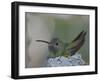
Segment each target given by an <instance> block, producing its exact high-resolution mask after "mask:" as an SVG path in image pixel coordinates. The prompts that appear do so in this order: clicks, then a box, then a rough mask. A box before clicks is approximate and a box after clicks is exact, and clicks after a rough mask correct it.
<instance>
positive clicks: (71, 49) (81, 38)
mask: <svg viewBox="0 0 100 81" xmlns="http://www.w3.org/2000/svg"><path fill="white" fill-rule="evenodd" d="M85 35H86V32H84V31H82V32H81V33H80V34H79V35H78V36H77V37H76V38H75V39H74V40H73V41H72V42H71V43H69V44H68V46H67V48H66V51H67V52H68V53H70V55H73V54H75V53H76V52H77V51H78V50H79V49H80V48H81V47H82V45H83V44H84V42H85Z"/></svg>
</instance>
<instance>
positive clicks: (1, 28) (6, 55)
mask: <svg viewBox="0 0 100 81" xmlns="http://www.w3.org/2000/svg"><path fill="white" fill-rule="evenodd" d="M12 1H14V0H1V1H0V81H13V79H11V78H10V71H11V70H10V69H11V63H10V62H11V5H10V4H11V2H12ZM19 1H20V0H19ZM21 1H30V2H44V3H58V4H61V3H62V4H72V5H74V4H75V5H90V6H93V5H94V6H98V14H100V0H21ZM99 21H100V15H99V16H98V22H99ZM99 27H100V24H99V25H98V31H100V28H99ZM98 35H100V32H99V34H98ZM98 41H100V37H99V38H98ZM99 45H100V43H98V48H100V46H99ZM99 53H100V50H99V51H98V57H100V54H99ZM98 59H99V60H98V62H100V58H98ZM98 64H99V67H98V68H100V63H98ZM99 72H100V70H99ZM47 80H48V81H51V80H52V81H56V80H57V81H79V80H81V81H94V80H95V81H99V80H100V74H98V75H82V76H65V77H53V78H39V79H26V81H47Z"/></svg>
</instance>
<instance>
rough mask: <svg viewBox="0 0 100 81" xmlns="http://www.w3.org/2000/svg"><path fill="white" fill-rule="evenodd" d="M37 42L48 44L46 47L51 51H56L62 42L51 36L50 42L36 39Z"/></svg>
mask: <svg viewBox="0 0 100 81" xmlns="http://www.w3.org/2000/svg"><path fill="white" fill-rule="evenodd" d="M36 41H37V42H44V43H47V44H48V48H49V50H50V51H51V52H54V53H56V52H58V51H59V50H60V48H61V47H62V46H61V45H62V43H61V41H60V40H59V39H58V38H53V39H52V40H51V41H50V42H48V41H44V40H36Z"/></svg>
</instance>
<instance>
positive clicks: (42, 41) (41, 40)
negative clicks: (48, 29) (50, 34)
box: [36, 40, 50, 44]
mask: <svg viewBox="0 0 100 81" xmlns="http://www.w3.org/2000/svg"><path fill="white" fill-rule="evenodd" d="M36 41H37V42H44V43H47V44H49V43H50V42H48V41H44V40H36Z"/></svg>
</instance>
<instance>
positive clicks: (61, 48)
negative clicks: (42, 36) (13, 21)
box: [36, 31, 86, 57]
mask: <svg viewBox="0 0 100 81" xmlns="http://www.w3.org/2000/svg"><path fill="white" fill-rule="evenodd" d="M85 35H86V32H85V31H81V32H80V33H79V35H78V36H77V37H76V38H75V39H74V40H72V41H71V42H69V43H66V42H63V41H62V40H60V39H59V38H57V37H56V38H53V39H52V40H51V41H49V42H48V41H45V40H36V41H37V42H43V43H46V44H48V49H49V51H50V55H49V57H59V56H60V57H61V56H64V57H69V56H72V55H74V54H75V53H76V52H77V51H78V50H79V49H80V48H81V47H82V46H83V44H84V42H85Z"/></svg>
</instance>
